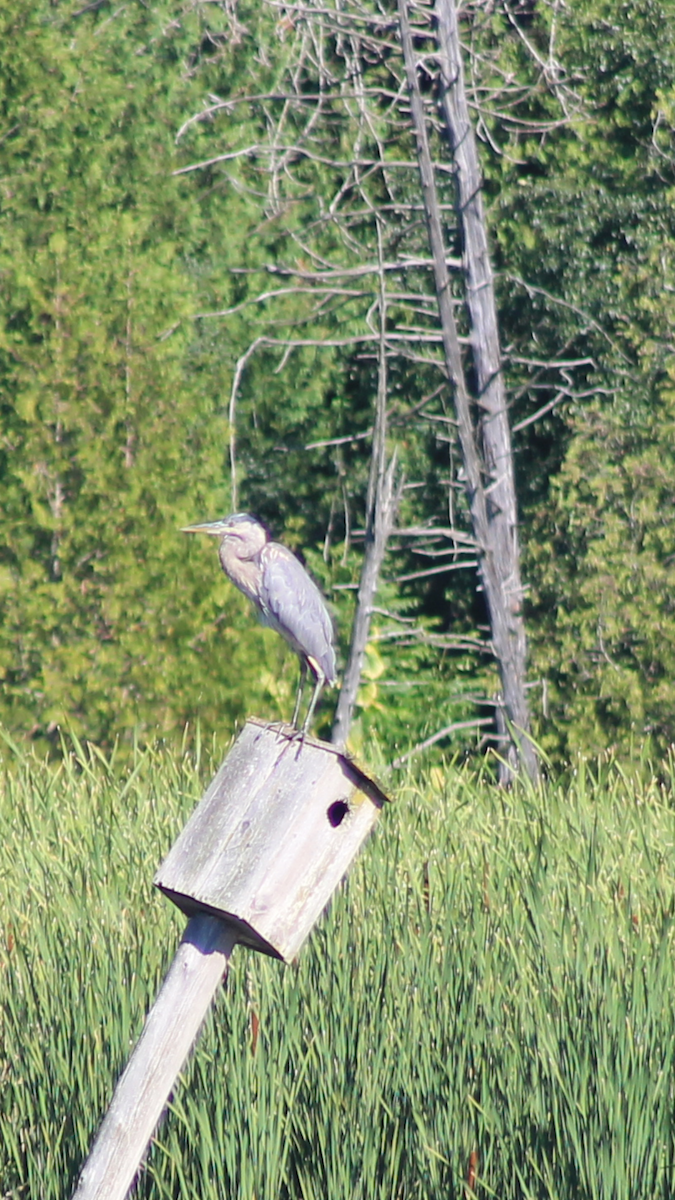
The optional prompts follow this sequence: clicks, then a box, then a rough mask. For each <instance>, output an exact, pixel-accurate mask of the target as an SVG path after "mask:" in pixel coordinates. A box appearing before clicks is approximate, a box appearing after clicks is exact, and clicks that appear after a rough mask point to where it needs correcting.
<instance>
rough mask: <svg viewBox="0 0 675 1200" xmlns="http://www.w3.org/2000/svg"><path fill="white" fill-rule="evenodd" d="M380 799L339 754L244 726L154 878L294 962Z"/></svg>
mask: <svg viewBox="0 0 675 1200" xmlns="http://www.w3.org/2000/svg"><path fill="white" fill-rule="evenodd" d="M385 799H386V797H385V796H384V795H383V793H382V792H381V791H380V790H379V788H378V787H377V786H376V785H375V784H374V783H373V782H372V781H371V780H369V779H368V778H367V776H365V775H364V774H363V772H362V771H360V770H359V768H358V767H356V766H355V764H354V763H352V762H350V760H349V759H347V758H346V757H345V756H344V755H342V754H340V753H338V752H337V750H336V749H335V747H333V746H330V745H329V744H328V743H326V742H319V741H316V740H314V739H313V738H305V739H304V741H301V740H300V739H299V738H298V735H297V734H294V733H293V732H292V731H290V732H289V731H288V730H285V729H284V728H279V727H274V726H272V727H269V726H265V725H263V724H262V723H261V722H259V721H254V720H252V721H248V722H247V724H246V726H245V727H244V729H243V730H242V732H241V734H240V735H239V738H238V739H237V741H236V743H235V745H234V746H233V748H232V750H231V751H230V753H229V754H228V756H227V758H226V759H225V762H224V763H223V765H222V766H221V768H220V770H219V772H218V774H217V775H216V777H215V779H214V780H213V783H212V784H211V786H210V788H209V789H208V791H207V793H206V795H205V796H204V798H203V800H202V801H201V802H200V804H199V805H198V807H197V809H196V810H195V812H194V813H193V815H192V817H191V818H190V820H189V821H188V823H187V825H186V826H185V829H184V830H183V832H182V834H181V835H180V837H179V838H178V840H177V841H176V842H175V843H174V845H173V847H172V848H171V850H170V852H169V854H168V855H167V857H166V859H165V860H164V862H163V863H162V865H161V867H160V868H159V870H158V872H157V874H156V876H155V884H156V885H157V887H159V888H161V890H162V891H163V892H165V893H166V895H168V896H169V897H170V898H171V899H172V900H173V901H174V902H175V903H176V904H178V905H179V907H180V908H182V909H183V911H184V912H186V913H188V914H191V913H194V912H197V911H207V912H212V913H214V914H217V915H219V916H221V917H222V918H223V919H225V920H227V921H228V922H230V923H231V924H232V925H233V926H234V927H236V930H237V940H238V941H240V942H243V943H244V944H246V945H248V946H251V947H253V948H254V949H257V950H261V951H262V952H264V953H266V954H271V955H274V956H276V957H278V958H283V959H285V960H286V961H290V960H291V959H293V958H294V957H295V955H296V954H297V952H298V950H299V949H300V946H301V945H302V943H303V942H304V940H305V938H306V937H307V935H308V934H309V932H310V930H311V929H312V926H313V925H314V924H315V922H316V921H317V919H318V917H319V916H320V914H321V912H322V911H323V909H324V908H325V906H326V904H327V903H328V901H329V900H330V898H331V896H332V894H333V892H334V890H335V888H336V887H337V885H338V884H339V882H340V880H341V879H342V878H343V876H344V875H345V874H346V872H347V870H348V868H349V865H350V863H351V862H352V860H353V858H354V857H355V855H356V854H357V853H358V850H359V849H360V847H361V845H362V843H363V842H364V840H365V838H366V837H367V836H368V834H369V833H370V831H371V829H372V828H373V826H374V824H375V822H376V821H377V818H378V815H379V810H380V808H381V807H382V804H383V802H384V800H385Z"/></svg>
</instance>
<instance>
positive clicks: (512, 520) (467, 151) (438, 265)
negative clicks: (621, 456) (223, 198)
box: [398, 0, 538, 778]
mask: <svg viewBox="0 0 675 1200" xmlns="http://www.w3.org/2000/svg"><path fill="white" fill-rule="evenodd" d="M398 15H399V27H400V31H401V46H402V49H403V58H404V62H405V68H406V78H407V83H408V91H409V96H410V112H411V117H412V124H413V128H414V131H415V140H416V146H417V158H418V163H419V170H420V182H421V188H422V198H423V201H424V208H425V215H426V220H427V229H428V234H429V246H430V249H431V253H432V258H433V264H434V280H435V285H436V295H437V300H438V311H439V316H440V324H441V333H442V338H443V352H444V358H445V365H446V371H447V375H448V378H449V380H450V382H451V384H452V387H453V393H454V403H455V412H456V415H457V428H458V433H459V440H460V445H461V450H462V461H463V464H464V473H465V478H466V492H467V499H468V502H469V507H470V511H471V522H472V526H473V532H474V536H475V539H476V543H477V549H478V558H479V570H480V575H481V580H482V584H483V589H484V591H485V599H486V602H487V607H488V611H489V615H490V626H491V633H492V647H493V651H494V655H495V659H496V661H497V666H498V668H499V673H500V679H501V684H502V694H503V704H504V710H505V716H506V720H507V722H508V728H509V737H510V738H511V740H512V745H513V748H514V751H515V752H516V753H517V752H520V754H521V755H522V759H523V763H524V765H525V767H526V769H527V771H528V774H529V775H530V776H531V777H532V778H536V776H537V771H538V768H537V758H536V754H535V751H534V747H533V745H532V743H531V741H530V739H529V736H528V733H529V715H528V705H527V698H526V692H525V649H526V645H525V628H524V624H523V620H522V613H521V599H522V595H521V593H522V587H521V582H520V568H519V563H518V558H517V555H518V539H517V524H516V515H515V490H514V487H513V467H512V463H511V461H510V452H511V445H510V437H509V430H508V421H507V420H506V408H505V405H503V403H502V398H503V388H502V384H501V376H500V365H501V364H500V357H499V341H498V335H497V327H496V309H495V307H494V304H493V305H492V308H490V304H489V297H488V298H486V297H485V295H483V292H484V291H485V289H486V288H487V287H488V283H491V276H490V274H489V259H488V258H487V238H486V236H485V231H484V228H483V229H482V233H483V237H482V239H480V240H477V239H478V238H479V234H478V232H477V226H478V225H479V224H480V221H481V220H482V219H483V213H482V207H479V198H478V199H477V198H476V197H477V196H478V197H479V193H480V174H479V172H478V159H477V154H476V151H475V144H473V142H472V140H473V129H472V126H471V123H470V121H469V119H468V107H467V105H466V96H465V94H464V80H463V74H462V69H461V55H460V50H459V41H458V37H457V26H456V14H455V10H454V5H453V3H452V0H438V4H437V17H438V21H439V23H442V25H443V32H442V35H441V34H439V38H440V49H441V59H442V63H443V92H442V98H443V112H444V115H445V117H446V121H447V122H448V128H449V133H450V136H451V142H452V149H453V154H454V155H455V161H456V166H457V169H458V170H460V169H461V170H462V171H463V175H462V177H461V179H460V187H461V194H460V195H459V197H458V205H457V207H458V217H459V221H460V226H461V229H462V233H463V237H464V245H465V256H464V265H465V269H466V268H467V262H468V254H467V246H468V249H469V250H470V252H471V271H468V270H467V284H468V287H469V289H470V292H471V295H470V297H469V299H470V302H471V303H470V305H468V307H469V311H470V316H471V320H472V348H473V349H474V351H475V349H476V346H477V344H478V342H479V341H480V338H481V337H483V336H487V329H488V325H489V323H490V321H491V320H492V319H493V320H494V328H492V329H490V331H489V340H488V342H487V343H486V345H485V346H484V347H482V354H481V355H479V362H477V363H476V364H475V365H476V369H477V371H478V369H479V364H480V377H479V378H480V389H481V391H480V395H479V397H478V401H479V404H480V405H481V406H483V405H485V406H486V408H485V417H484V418H483V419H481V421H480V422H479V426H480V431H481V439H480V441H479V437H478V436H477V431H476V429H475V428H474V423H473V419H472V416H471V394H470V390H469V387H468V384H467V379H466V373H465V370H464V364H463V360H462V351H461V346H460V342H459V336H458V331H457V323H456V321H455V315H454V312H453V306H452V293H451V285H450V273H449V271H448V265H447V255H446V252H445V241H444V237H443V226H442V223H441V209H440V204H439V201H438V193H437V189H436V181H435V176H434V169H433V161H432V157H431V150H430V147H429V138H428V134H427V126H426V118H425V113H424V105H423V101H422V97H421V94H420V87H419V81H418V78H417V63H416V59H415V52H414V46H413V37H412V31H411V26H410V16H409V5H408V0H398ZM453 19H454V26H453V25H452V20H453ZM453 37H454V38H456V39H457V41H456V45H455V44H454V42H453ZM470 143H471V144H473V156H471V146H470ZM458 155H459V159H458V158H457V156H458ZM474 166H475V171H474V170H473V168H474ZM467 205H469V220H468V225H467V223H466V220H465V208H466V206H467ZM500 389H501V391H500ZM488 406H489V407H488ZM500 406H501V407H500ZM505 455H506V458H505V457H504V456H505ZM502 506H503V508H502ZM514 555H515V559H514Z"/></svg>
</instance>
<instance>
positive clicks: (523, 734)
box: [180, 0, 537, 778]
mask: <svg viewBox="0 0 675 1200" xmlns="http://www.w3.org/2000/svg"><path fill="white" fill-rule="evenodd" d="M269 2H270V8H271V10H272V11H273V12H275V13H276V14H277V15H278V14H281V15H282V17H283V22H282V23H283V29H284V52H283V56H284V63H285V66H284V68H283V71H282V73H281V75H280V76H279V78H278V79H277V81H276V84H275V89H274V91H268V92H265V91H264V89H263V87H262V86H259V87H257V86H254V85H253V83H252V85H251V89H250V95H248V96H247V97H246V98H244V99H243V100H240V99H239V98H237V97H236V96H233V97H224V98H222V99H221V98H218V97H213V96H212V97H210V99H209V103H208V105H207V106H206V107H205V109H204V112H203V113H201V114H195V116H194V117H193V118H191V119H190V121H187V122H186V124H185V126H184V127H183V129H182V130H181V131H180V136H182V135H183V134H184V133H185V132H186V131H187V130H188V129H189V127H190V125H191V124H193V123H194V122H195V121H201V120H207V121H209V122H211V121H213V120H214V119H217V117H218V114H222V115H223V116H224V117H225V118H226V119H227V118H228V117H229V116H232V115H234V114H235V113H236V111H237V108H238V106H239V105H245V106H246V112H247V115H248V116H249V118H250V116H251V113H252V112H253V111H254V110H255V107H256V106H258V109H259V113H260V119H259V123H258V129H259V133H260V136H259V137H257V138H256V139H255V140H253V141H251V142H250V143H249V144H248V145H247V144H240V145H239V144H236V122H235V123H234V127H233V126H232V124H231V123H230V122H228V126H227V127H228V135H229V136H228V146H227V148H226V149H224V151H223V153H222V154H214V155H212V156H210V157H209V158H208V159H205V160H203V161H202V162H195V163H190V164H189V165H188V166H186V167H184V168H183V170H197V169H199V168H200V167H206V166H208V168H209V169H210V170H213V169H214V168H216V167H218V169H221V170H222V171H223V172H224V174H225V176H226V177H227V178H228V179H230V180H231V181H232V182H233V183H235V184H236V186H237V187H240V188H242V190H244V189H248V191H249V193H250V194H252V193H253V191H254V190H257V191H258V193H259V194H261V195H264V196H265V199H264V201H263V208H264V215H265V217H266V218H268V219H270V220H273V221H274V222H275V228H276V229H280V228H281V227H283V225H284V221H285V216H286V212H287V211H292V210H293V206H294V205H295V204H296V203H297V201H298V198H300V197H301V198H302V203H303V204H307V203H308V199H307V198H308V197H309V196H313V197H314V209H313V212H312V215H311V219H308V220H307V222H306V223H305V224H304V225H302V224H299V223H298V222H295V223H292V224H290V225H289V226H288V230H287V245H288V252H287V253H284V252H283V251H282V253H281V255H277V257H276V259H275V261H274V262H270V263H268V264H267V265H266V267H265V268H263V270H266V271H267V275H268V281H267V283H261V282H260V278H259V277H260V274H261V271H260V270H258V271H257V276H258V280H257V281H256V286H255V287H253V288H252V289H251V292H250V294H249V297H248V298H247V299H246V300H245V301H243V302H240V303H239V304H238V305H236V306H235V307H234V308H230V309H223V310H221V311H219V312H217V313H212V314H200V315H201V316H202V317H204V318H205V319H208V318H209V317H213V318H219V319H227V317H228V315H230V314H231V313H233V312H235V311H240V310H241V308H242V305H244V304H245V305H248V306H249V310H250V312H251V317H252V319H251V340H250V344H249V347H248V349H246V350H245V351H244V353H243V354H241V356H240V358H239V360H238V363H237V369H236V371H235V378H234V383H233V389H232V397H231V404H230V415H231V418H232V421H231V428H232V438H233V439H234V429H235V418H236V402H237V393H238V389H239V388H240V385H241V382H242V376H243V374H244V372H245V369H248V365H249V363H250V362H251V360H252V358H253V355H254V354H257V353H259V352H261V351H263V349H264V350H265V352H266V353H269V352H270V351H271V350H272V351H278V355H279V365H278V368H277V369H279V370H280V369H283V366H284V364H285V363H286V361H287V360H288V358H289V357H290V356H292V354H293V353H294V352H295V351H296V350H297V349H299V348H301V347H303V346H323V347H325V348H326V349H329V350H337V351H338V352H340V353H342V352H345V351H349V352H351V353H353V354H354V355H358V356H360V357H361V358H363V357H364V356H369V357H370V359H371V360H372V361H375V362H376V363H377V371H378V378H379V381H380V383H379V388H378V393H379V394H378V399H377V404H376V413H375V417H374V419H373V420H372V425H371V426H370V428H369V429H367V430H364V431H360V432H359V433H358V434H355V436H359V437H372V462H371V470H370V482H369V487H368V497H367V503H366V509H367V511H366V529H365V539H366V541H365V554H364V564H363V570H362V574H361V583H360V586H359V595H358V601H357V611H356V616H355V620H354V625H353V631H352V646H351V650H350V655H349V660H348V668H347V671H346V674H345V684H344V688H343V695H342V696H341V698H340V702H339V709H338V715H337V721H336V727H335V730H334V736H335V737H336V738H338V739H339V740H341V741H343V740H344V738H345V737H346V734H347V730H348V726H349V721H350V719H351V713H352V710H353V707H354V702H355V697H356V691H357V688H358V682H359V677H360V670H361V664H362V661H363V654H364V649H365V644H366V641H367V639H368V636H369V628H370V617H371V613H372V610H373V606H374V597H375V592H376V588H377V579H378V575H379V572H380V570H381V567H382V561H383V558H384V548H385V546H386V544H387V539H388V537H389V536H390V534H391V533H392V510H393V491H394V483H393V468H392V467H391V459H390V462H389V467H388V468H387V466H386V460H385V457H384V453H385V452H384V446H385V431H387V434H388V439H387V440H388V443H389V446H390V450H389V451H388V452H387V453H388V454H391V448H392V447H393V443H394V442H395V440H396V436H397V433H398V432H400V431H401V430H403V431H404V432H405V431H406V430H407V429H409V428H410V423H413V422H417V423H419V425H420V427H421V425H422V423H423V422H425V421H428V422H431V421H435V422H442V423H444V424H442V425H436V426H429V425H427V426H426V428H427V429H428V428H430V427H431V428H435V429H438V430H440V429H443V431H444V433H443V437H442V438H439V440H440V441H444V442H447V443H450V442H451V441H453V442H454V441H455V440H458V441H459V444H460V448H461V459H462V464H461V465H462V469H463V477H464V487H465V492H466V496H467V501H468V507H469V513H470V523H471V528H470V530H469V529H467V528H466V526H464V527H462V523H461V520H462V518H457V517H456V511H455V504H454V499H453V497H454V496H455V495H456V494H457V493H456V488H457V486H458V480H457V478H456V477H454V478H453V477H452V476H453V471H454V467H451V472H450V474H451V478H450V481H449V485H448V515H449V518H450V519H449V521H448V520H447V519H446V520H445V521H443V522H441V521H439V520H438V515H437V516H436V519H435V520H434V519H432V520H431V521H430V520H428V519H427V520H425V521H422V522H419V521H417V522H413V523H411V524H410V526H409V528H407V529H406V530H402V531H396V530H395V529H394V530H393V532H394V533H395V534H396V537H397V538H398V539H402V538H403V536H406V537H408V535H409V538H408V541H405V542H404V543H403V544H405V545H406V546H408V545H410V544H411V542H412V539H413V538H416V539H417V541H415V542H414V545H415V546H419V552H420V553H423V554H425V555H427V556H431V555H433V556H435V557H434V558H433V566H431V567H430V568H428V569H426V570H423V571H419V572H415V573H412V574H411V573H408V574H399V575H398V576H396V578H397V579H404V578H405V579H411V578H413V577H414V578H422V577H423V576H425V575H430V574H436V573H438V572H439V571H443V570H456V569H458V567H463V568H471V567H475V566H476V565H478V569H479V576H480V584H481V587H482V589H483V592H484V595H485V601H486V607H487V612H488V615H489V620H490V632H491V638H490V649H491V651H492V653H493V655H494V658H495V661H496V664H497V667H498V671H499V677H500V695H499V698H498V701H497V713H498V723H499V722H501V724H502V728H503V741H502V742H501V743H500V745H501V748H502V750H503V751H505V763H504V767H503V776H504V778H506V777H508V776H509V774H510V772H511V771H512V770H513V769H515V768H516V766H517V765H518V764H519V761H520V760H522V764H523V766H524V767H525V769H526V771H527V773H528V774H529V775H530V776H531V777H532V778H535V777H536V774H537V761H536V756H535V754H534V750H533V747H532V743H531V741H530V739H529V717H528V706H527V699H526V695H527V693H526V690H525V661H526V654H525V651H526V643H525V630H524V624H523V617H522V611H521V603H522V584H521V579H520V568H519V549H518V529H517V515H516V500H515V486H514V476H513V460H512V453H511V442H510V433H509V424H508V414H507V404H506V392H505V386H504V380H503V375H502V371H501V361H500V350H499V338H498V333H497V319H496V305H495V299H494V290H493V287H492V279H491V271H490V260H489V254H488V243H487V234H486V226H485V219H484V214H483V209H482V202H481V195H480V171H479V167H478V158H477V153H476V144H475V139H474V134H473V129H472V125H471V121H470V120H469V115H468V106H467V102H466V95H465V89H464V83H463V75H462V63H461V57H460V53H459V42H458V39H457V24H456V15H455V11H454V7H453V5H452V0H438V7H437V9H436V10H435V13H434V14H433V17H434V23H433V24H432V23H431V20H430V16H431V15H432V14H430V10H429V8H427V7H424V8H420V9H419V10H418V11H416V21H417V24H416V26H415V29H414V31H411V28H410V18H409V9H408V5H407V3H404V0H399V19H398V20H397V19H396V16H395V13H390V12H383V11H381V10H380V9H379V8H377V7H374V6H370V5H369V4H368V3H367V2H366V3H360V0H350V3H348V4H346V5H345V4H343V3H336V4H335V5H333V4H331V3H330V2H329V4H328V5H326V4H323V3H322V4H318V3H314V0H307V3H298V4H294V5H293V7H292V9H289V8H288V7H287V6H285V5H282V4H276V3H274V0H269ZM413 36H414V38H415V39H416V42H415V45H416V44H417V43H419V44H420V45H422V44H423V45H424V47H425V50H426V51H427V53H426V54H425V55H424V62H423V66H422V69H423V70H424V71H425V73H426V79H427V84H428V82H429V79H430V78H431V77H432V76H434V77H435V78H436V81H437V85H438V100H439V101H440V107H439V105H436V104H433V103H430V95H429V88H428V87H427V88H426V95H425V98H424V99H423V97H422V96H421V94H420V87H419V80H418V68H419V67H420V62H419V60H418V58H417V57H416V51H415V48H414V45H413ZM401 45H403V49H404V55H403V57H402V55H401ZM429 47H431V52H430V53H429ZM439 113H440V117H439ZM241 128H248V129H250V128H251V124H250V120H249V123H248V125H245V124H244V123H243V122H242V124H241ZM324 128H325V134H324V132H323V131H324ZM443 129H445V134H446V142H445V147H443V146H442V145H441V143H440V140H439V134H442V132H443ZM432 139H435V142H434V150H435V154H432V150H431V142H432ZM448 142H449V145H450V151H449V152H448ZM336 147H338V148H339V149H336ZM392 148H393V151H392ZM415 148H416V150H417V154H415ZM313 164H316V175H315V180H316V182H315V183H314V184H313V183H312V175H311V172H312V169H313ZM418 171H419V172H420V174H421V179H422V189H421V190H422V195H420V194H419V191H418V189H417V188H416V186H415V183H414V174H415V173H417V172H418ZM246 172H248V175H247V176H246ZM237 173H238V174H237ZM451 178H454V180H455V182H456V185H457V200H456V203H453V201H452V196H451V195H450V194H449V191H448V180H449V179H451ZM439 181H440V183H439ZM424 220H426V232H425V227H424ZM452 222H457V225H458V228H459V234H460V239H459V240H460V241H461V244H462V257H461V259H459V258H452V257H451V255H450V254H449V252H448V246H447V245H446V239H445V231H446V228H447V225H448V223H452ZM427 235H428V236H427ZM429 248H431V254H430V253H429ZM245 270H249V271H250V273H251V278H252V279H253V278H254V276H255V275H256V270H255V269H254V268H247V269H242V274H245ZM453 287H454V293H453V290H452V289H453ZM289 298H292V302H293V305H294V307H293V317H292V319H290V320H289V322H288V327H287V329H286V330H284V328H283V326H284V305H286V304H287V302H288V301H289ZM299 301H301V302H302V303H304V304H305V305H306V308H305V315H304V316H303V317H302V318H301V320H300V321H298V315H297V313H298V309H297V305H298V302H299ZM272 308H274V313H273V316H270V310H271V309H272ZM256 310H258V312H259V314H260V315H259V316H258V315H257V313H256ZM460 310H463V311H464V312H466V314H467V316H468V321H467V326H468V337H466V336H464V334H463V331H460V330H459V329H458V325H457V313H458V312H459V311H460ZM289 311H290V309H289ZM391 312H395V313H396V316H393V317H391V319H389V317H388V314H389V313H391ZM333 314H334V316H333ZM331 322H332V325H331ZM315 323H320V325H321V330H318V329H316V326H315ZM327 330H328V332H327ZM401 363H405V364H407V365H408V366H407V368H406V369H408V370H409V369H410V368H409V365H410V364H414V365H415V367H417V365H418V364H419V367H420V369H421V370H422V371H426V372H430V371H431V372H433V371H440V372H441V373H442V376H443V377H444V379H445V388H442V387H441V388H436V387H430V388H429V392H428V395H427V396H426V397H422V398H421V399H420V398H419V397H417V398H415V400H414V401H413V402H412V403H411V404H410V406H409V409H408V411H407V412H406V413H402V412H401V411H400V403H399V409H398V411H397V412H396V414H395V419H394V418H392V416H391V413H390V411H389V405H388V400H387V386H386V384H387V378H388V376H389V375H391V374H393V372H394V371H395V370H399V372H400V370H401ZM470 381H471V382H470ZM448 382H449V383H450V385H451V388H452V391H453V397H454V404H455V413H456V421H451V420H450V418H449V417H448V416H447V414H446V410H445V407H444V401H443V400H442V399H441V400H439V399H438V397H439V395H440V394H441V392H443V391H446V392H447V383H448ZM383 389H384V390H383ZM434 405H435V407H434ZM368 420H370V417H369V418H368ZM406 423H407V424H406ZM339 440H340V439H339V438H338V439H336V441H339ZM343 440H344V441H345V442H348V441H350V440H351V439H350V438H349V437H345V438H344V439H343ZM318 444H319V443H317V445H318ZM324 444H326V443H324ZM234 458H235V456H234V441H233V443H232V459H233V465H234ZM427 561H428V560H427ZM405 635H406V636H409V637H411V638H412V637H416V636H419V637H424V636H427V635H425V633H424V631H423V629H422V628H420V629H418V630H415V631H412V630H410V629H407V630H406V631H405ZM380 636H382V637H395V636H397V632H396V630H395V629H385V630H384V631H383V632H382V633H381V635H380ZM451 642H452V639H451V638H449V637H446V639H445V642H444V645H445V646H447V647H449V646H450V645H451ZM460 643H461V646H462V648H466V646H467V638H466V635H464V637H460V638H459V639H458V642H457V646H458V648H459V647H460ZM429 644H431V639H429ZM439 644H440V642H439ZM476 645H478V641H477V640H476ZM481 649H483V648H481ZM485 699H486V700H487V697H486V698H485ZM481 723H482V721H478V722H476V724H481ZM441 724H442V725H443V727H444V728H446V727H448V726H447V720H446V721H442V720H441V721H439V725H441Z"/></svg>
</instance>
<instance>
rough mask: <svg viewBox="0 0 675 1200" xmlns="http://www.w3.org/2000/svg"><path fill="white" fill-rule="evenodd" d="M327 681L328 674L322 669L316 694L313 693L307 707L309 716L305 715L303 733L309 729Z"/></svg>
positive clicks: (318, 676) (318, 675) (316, 686)
mask: <svg viewBox="0 0 675 1200" xmlns="http://www.w3.org/2000/svg"><path fill="white" fill-rule="evenodd" d="M325 682H326V676H325V675H324V674H323V671H321V672H320V673H319V674H317V677H316V684H315V685H314V694H313V695H312V699H311V700H310V702H309V708H308V709H307V716H306V717H305V720H304V722H303V726H302V732H303V734H305V733H307V730H308V729H309V726H310V722H311V720H312V717H313V716H314V709H315V708H316V706H317V703H318V700H319V696H320V695H321V693H322V691H323V685H324V684H325Z"/></svg>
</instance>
